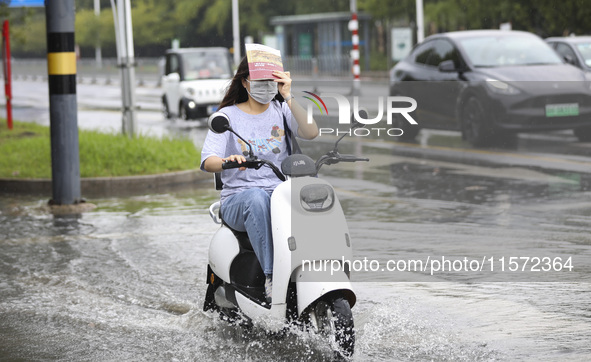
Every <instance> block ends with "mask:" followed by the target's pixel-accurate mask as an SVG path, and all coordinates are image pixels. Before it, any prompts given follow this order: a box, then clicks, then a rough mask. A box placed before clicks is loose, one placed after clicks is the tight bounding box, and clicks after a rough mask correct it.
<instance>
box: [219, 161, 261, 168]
mask: <svg viewBox="0 0 591 362" xmlns="http://www.w3.org/2000/svg"><path fill="white" fill-rule="evenodd" d="M240 167H246V168H259V167H261V162H260V161H245V162H242V163H238V161H225V162H224V163H222V169H223V170H228V169H231V168H240Z"/></svg>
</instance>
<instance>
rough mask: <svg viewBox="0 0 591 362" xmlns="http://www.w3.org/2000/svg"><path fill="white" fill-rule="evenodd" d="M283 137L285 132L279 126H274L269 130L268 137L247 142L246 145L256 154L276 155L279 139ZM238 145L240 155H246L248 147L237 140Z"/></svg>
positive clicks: (279, 144)
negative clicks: (240, 151) (248, 144)
mask: <svg viewBox="0 0 591 362" xmlns="http://www.w3.org/2000/svg"><path fill="white" fill-rule="evenodd" d="M284 135H285V131H284V130H282V129H281V128H279V126H277V125H274V126H273V128H272V129H271V135H270V137H268V138H257V139H254V140H248V143H250V144H251V146H252V149H253V151H254V152H256V153H259V154H265V153H268V152H273V153H278V152H279V149H280V147H281V137H283V136H284ZM238 143H239V144H240V149H241V150H242V153H245V152H246V153H248V146H247V145H246V143H244V141H242V140H241V139H238Z"/></svg>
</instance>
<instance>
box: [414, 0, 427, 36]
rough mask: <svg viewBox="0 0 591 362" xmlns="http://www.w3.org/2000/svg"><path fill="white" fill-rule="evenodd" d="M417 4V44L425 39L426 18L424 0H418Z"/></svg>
mask: <svg viewBox="0 0 591 362" xmlns="http://www.w3.org/2000/svg"><path fill="white" fill-rule="evenodd" d="M416 6H417V44H418V43H420V42H422V41H423V39H425V19H424V16H423V0H416Z"/></svg>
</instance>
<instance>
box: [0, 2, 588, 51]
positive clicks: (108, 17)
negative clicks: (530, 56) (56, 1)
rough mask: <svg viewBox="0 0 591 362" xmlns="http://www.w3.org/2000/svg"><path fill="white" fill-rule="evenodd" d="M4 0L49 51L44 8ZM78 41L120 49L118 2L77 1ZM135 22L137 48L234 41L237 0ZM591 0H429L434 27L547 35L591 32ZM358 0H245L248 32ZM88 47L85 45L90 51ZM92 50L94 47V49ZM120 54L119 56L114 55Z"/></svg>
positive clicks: (377, 14) (170, 6)
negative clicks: (277, 19) (505, 28)
mask: <svg viewBox="0 0 591 362" xmlns="http://www.w3.org/2000/svg"><path fill="white" fill-rule="evenodd" d="M6 4H7V1H6V0H0V14H2V13H3V12H4V13H8V12H10V17H9V18H10V21H11V29H12V42H11V43H12V46H13V52H14V53H15V56H17V57H18V56H20V55H23V54H24V55H35V56H44V55H45V52H46V49H47V48H46V45H45V41H46V40H45V39H46V37H45V10H44V8H20V9H19V8H11V9H10V10H9V9H8V8H7V5H6ZM75 4H76V11H77V13H76V42H77V44H78V45H80V46H81V47H82V48H83V51H84V49H87V50H88V49H90V48H92V49H93V48H94V47H95V46H96V45H100V46H101V47H102V48H103V53H104V54H114V53H115V32H114V25H113V14H112V11H111V2H110V1H109V0H101V1H100V5H101V12H100V17H98V18H97V17H96V16H95V15H94V0H76V2H75ZM415 4H416V0H388V1H386V0H357V5H358V9H359V11H363V12H366V13H369V14H370V15H371V16H372V18H373V20H374V21H380V22H382V24H391V25H393V24H397V25H398V26H412V25H413V24H414V22H415V17H416V6H415ZM131 5H132V12H133V15H132V24H133V30H134V44H135V47H136V54H137V55H138V56H144V55H150V56H155V55H161V54H162V50H163V49H164V48H167V47H169V46H170V43H171V40H172V39H174V38H177V39H179V40H180V44H181V46H183V47H188V46H226V47H230V46H232V2H231V1H230V0H175V1H162V0H133V1H132V2H131ZM588 5H589V1H588V0H424V13H425V27H426V29H425V30H426V34H431V33H433V32H441V31H452V30H461V29H490V28H498V27H499V25H500V24H501V23H506V22H511V23H512V26H513V29H519V30H526V31H531V32H535V33H537V34H539V35H542V36H551V35H563V34H568V33H575V34H591V6H588ZM349 6H350V0H326V1H318V0H299V1H280V2H277V1H272V0H248V1H247V0H240V1H239V10H240V11H239V12H240V34H241V36H242V37H244V36H247V35H251V36H254V39H255V41H260V40H261V38H260V37H261V36H262V35H264V34H266V33H272V32H273V30H274V29H273V27H272V26H271V25H270V24H269V21H270V18H271V17H273V16H279V15H301V14H310V13H322V12H337V11H349ZM83 53H84V52H83ZM86 54H88V53H86ZM111 56H112V55H111Z"/></svg>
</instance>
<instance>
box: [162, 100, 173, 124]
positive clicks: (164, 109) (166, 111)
mask: <svg viewBox="0 0 591 362" xmlns="http://www.w3.org/2000/svg"><path fill="white" fill-rule="evenodd" d="M162 114H163V115H164V118H166V119H171V118H172V115H171V114H170V109H169V108H168V101H167V100H166V96H162Z"/></svg>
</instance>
